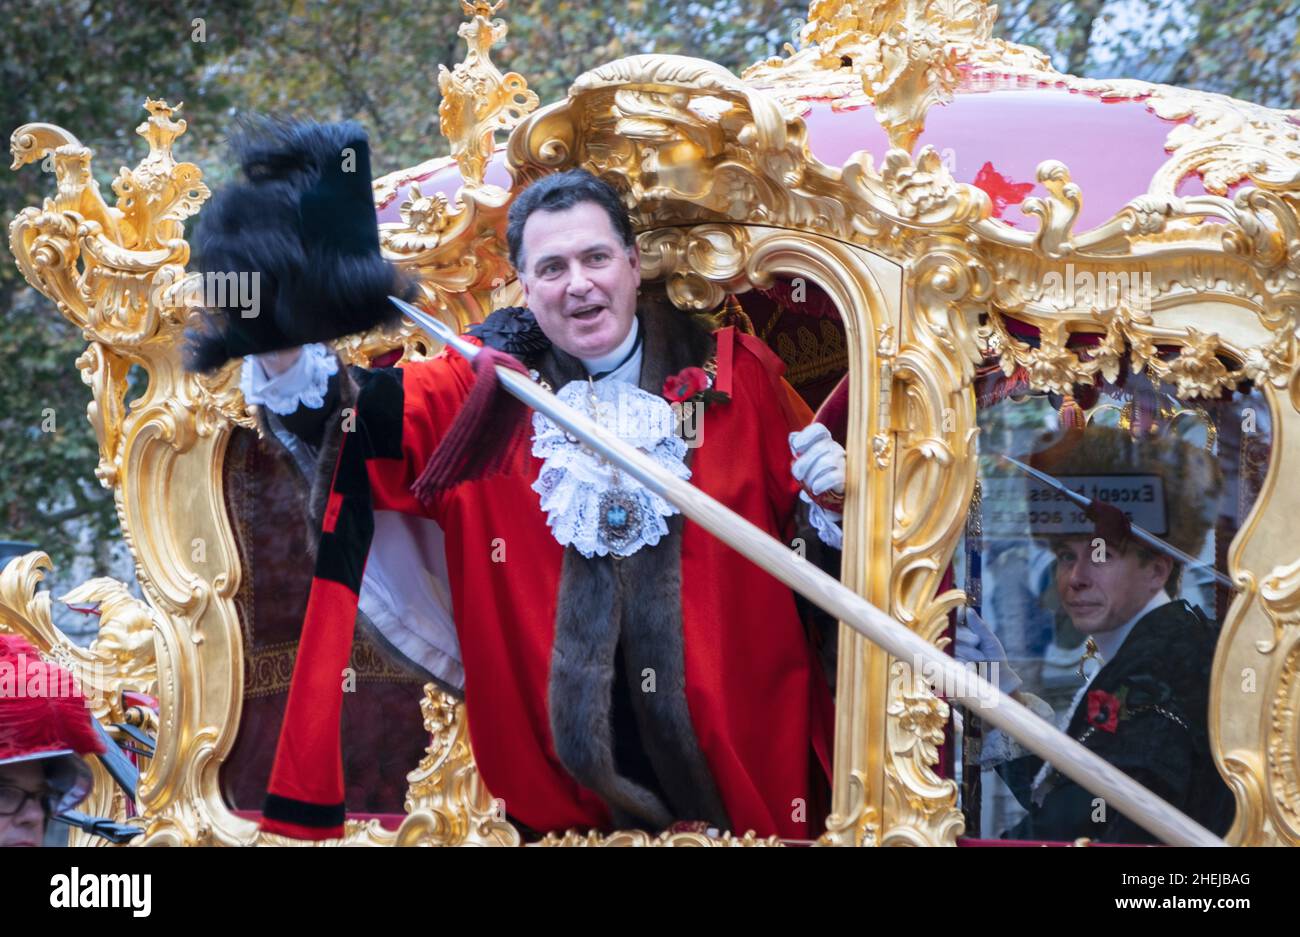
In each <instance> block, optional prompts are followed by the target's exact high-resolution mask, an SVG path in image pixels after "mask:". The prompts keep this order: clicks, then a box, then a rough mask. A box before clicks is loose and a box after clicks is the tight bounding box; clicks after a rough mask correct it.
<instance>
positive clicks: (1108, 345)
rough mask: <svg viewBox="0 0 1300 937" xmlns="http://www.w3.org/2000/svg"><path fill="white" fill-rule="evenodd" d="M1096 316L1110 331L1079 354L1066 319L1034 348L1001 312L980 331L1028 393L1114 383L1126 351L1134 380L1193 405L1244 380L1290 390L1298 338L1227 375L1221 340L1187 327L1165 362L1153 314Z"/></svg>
mask: <svg viewBox="0 0 1300 937" xmlns="http://www.w3.org/2000/svg"><path fill="white" fill-rule="evenodd" d="M1093 316H1094V318H1095V319H1097V320H1098V321H1105V323H1106V331H1105V332H1104V333H1103V336H1102V340H1101V342H1100V344H1098V345H1097V346H1095V347H1094V348H1089V349H1082V350H1080V351H1079V352H1075V351H1072V350H1070V349H1069V348H1067V347H1066V341H1067V339H1068V331H1067V328H1066V325H1067V323H1066V321H1065V320H1062V319H1055V320H1046V321H1044V322H1043V323H1042V325H1041V327H1040V330H1039V345H1038V347H1037V348H1034V347H1032V346H1030V345H1029V344H1027V343H1025V342H1021V341H1019V340H1017V339H1016V338H1014V337H1013V336H1012V335H1011V334H1010V332H1008V331H1007V328H1006V324H1005V323H1004V322H1003V319H1002V315H1001V314H1000V313H999V312H998V311H997V310H996V309H991V310H990V312H989V314H988V322H987V324H986V325H985V326H984V327H983V328H982V329H981V330H980V331H981V336H982V337H983V339H984V341H985V342H986V344H987V348H988V351H989V353H990V354H992V355H994V356H995V357H997V358H998V359H999V361H1000V362H1001V365H1002V371H1003V373H1004V374H1007V375H1008V376H1009V375H1011V374H1012V373H1013V372H1014V371H1015V370H1016V368H1018V367H1020V368H1024V369H1025V371H1026V372H1027V374H1028V378H1029V384H1030V386H1031V387H1034V388H1035V389H1038V390H1047V391H1051V392H1052V393H1056V394H1071V393H1073V391H1074V387H1075V386H1076V385H1079V384H1087V383H1091V382H1092V380H1093V377H1094V375H1096V374H1100V375H1101V376H1102V377H1103V378H1105V379H1106V380H1108V381H1113V380H1115V378H1116V376H1117V375H1118V373H1119V365H1120V362H1121V360H1122V358H1123V356H1124V349H1125V348H1126V347H1127V348H1128V352H1129V365H1130V367H1131V369H1132V370H1133V372H1134V373H1136V374H1140V373H1142V372H1143V371H1147V372H1149V373H1150V375H1151V376H1152V378H1154V379H1156V380H1159V381H1165V382H1168V383H1170V384H1173V385H1174V386H1175V391H1176V393H1177V394H1178V396H1179V397H1189V398H1198V397H1206V398H1215V397H1218V396H1219V395H1220V394H1221V393H1222V392H1223V391H1224V390H1227V389H1231V388H1235V387H1237V386H1238V385H1239V384H1240V383H1241V382H1242V381H1243V380H1246V379H1251V380H1255V381H1267V382H1269V383H1272V384H1274V385H1278V384H1281V383H1285V381H1286V380H1287V362H1288V361H1289V360H1290V359H1292V358H1293V356H1294V338H1293V336H1291V335H1290V334H1289V333H1286V332H1282V331H1278V332H1277V333H1275V334H1274V336H1273V338H1272V340H1271V341H1270V342H1269V344H1267V345H1264V346H1257V347H1255V348H1252V349H1250V350H1249V352H1248V353H1247V355H1246V358H1245V361H1244V363H1243V365H1242V366H1241V367H1240V368H1233V369H1229V368H1228V367H1226V366H1225V365H1224V364H1223V362H1222V361H1221V360H1219V357H1218V354H1219V351H1220V347H1221V344H1222V343H1221V342H1220V339H1219V336H1218V335H1215V334H1209V335H1206V334H1202V333H1201V332H1199V331H1198V330H1197V329H1195V328H1190V327H1189V328H1188V329H1186V330H1185V332H1184V333H1183V334H1182V335H1181V336H1178V338H1177V341H1178V342H1179V344H1180V347H1179V353H1178V356H1177V357H1175V358H1173V359H1172V360H1170V361H1165V360H1164V359H1162V358H1161V357H1160V356H1159V355H1158V354H1157V346H1156V338H1157V337H1166V335H1165V334H1163V333H1162V332H1161V331H1160V330H1157V329H1155V328H1154V327H1153V324H1152V317H1151V315H1150V314H1149V313H1143V312H1141V311H1140V310H1135V309H1131V308H1129V306H1128V305H1126V304H1124V303H1121V304H1120V305H1119V307H1118V308H1117V309H1115V310H1114V311H1113V312H1112V313H1110V314H1108V315H1105V316H1103V314H1102V313H1100V312H1099V311H1097V310H1095V309H1094V310H1093Z"/></svg>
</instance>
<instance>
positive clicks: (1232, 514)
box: [949, 367, 1271, 843]
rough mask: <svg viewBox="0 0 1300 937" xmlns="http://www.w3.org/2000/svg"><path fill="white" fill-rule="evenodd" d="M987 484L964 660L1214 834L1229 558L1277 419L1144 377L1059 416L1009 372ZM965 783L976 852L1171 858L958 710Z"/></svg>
mask: <svg viewBox="0 0 1300 937" xmlns="http://www.w3.org/2000/svg"><path fill="white" fill-rule="evenodd" d="M978 393H979V411H978V422H979V428H980V442H979V446H980V456H979V480H978V488H977V491H976V497H975V498H974V499H973V501H972V504H971V508H970V515H969V517H968V523H967V529H966V534H965V536H964V538H963V542H962V543H961V545H960V546H959V548H958V551H957V554H956V556H955V557H954V575H955V576H956V585H957V586H959V587H962V588H964V589H965V590H966V592H967V594H968V596H969V597H970V604H969V607H968V608H965V609H961V610H959V611H958V613H957V614H955V615H954V621H953V622H952V631H951V633H952V636H953V637H954V642H953V645H952V651H953V653H954V654H955V655H956V656H957V657H958V658H959V659H961V660H962V661H963V662H965V663H966V664H967V665H968V666H971V667H977V668H981V672H982V673H983V675H984V676H986V677H988V678H989V679H990V680H991V681H992V682H994V683H997V684H999V685H1000V686H1001V687H1002V689H1003V690H1004V691H1005V692H1011V693H1013V694H1014V695H1015V697H1016V698H1017V699H1019V700H1020V701H1021V702H1022V703H1024V704H1025V705H1027V706H1028V707H1029V708H1030V709H1032V710H1034V711H1035V712H1036V713H1038V714H1039V715H1040V716H1041V717H1042V718H1044V719H1047V720H1050V721H1051V722H1053V723H1054V724H1056V725H1057V726H1058V727H1059V728H1061V729H1062V730H1063V731H1065V732H1066V733H1067V734H1068V735H1070V736H1071V737H1072V738H1074V739H1076V740H1078V741H1079V742H1081V743H1082V744H1083V745H1085V746H1086V747H1088V748H1089V749H1091V750H1092V751H1094V752H1095V753H1096V754H1098V755H1100V756H1101V757H1103V758H1105V759H1106V760H1108V761H1109V762H1111V763H1112V764H1114V765H1115V766H1116V767H1118V768H1120V769H1121V770H1122V771H1124V772H1125V773H1127V774H1129V775H1130V776H1131V777H1133V778H1134V779H1136V780H1137V781H1139V782H1140V783H1142V784H1144V785H1145V786H1147V787H1148V788H1150V789H1151V790H1152V791H1154V792H1155V793H1156V794H1158V795H1159V796H1161V797H1163V798H1164V799H1166V800H1167V801H1169V802H1170V803H1172V804H1173V805H1174V806H1175V807H1177V808H1179V809H1180V810H1182V811H1183V812H1185V813H1187V814H1188V815H1190V816H1191V817H1192V818H1193V819H1195V820H1197V821H1198V822H1200V823H1201V824H1202V825H1204V826H1206V827H1207V828H1209V829H1210V830H1212V831H1214V832H1216V833H1219V834H1222V833H1224V832H1226V830H1227V829H1228V827H1229V826H1230V825H1231V821H1232V817H1233V798H1232V796H1231V794H1230V792H1229V790H1228V788H1227V786H1226V785H1225V784H1224V783H1223V781H1222V779H1221V778H1220V777H1219V774H1218V772H1217V770H1216V769H1215V766H1214V764H1213V759H1212V756H1211V753H1210V748H1209V741H1208V737H1207V722H1208V716H1209V679H1210V667H1211V663H1212V660H1213V656H1214V649H1215V644H1216V642H1217V639H1218V635H1219V628H1220V625H1221V623H1222V622H1223V620H1224V617H1225V614H1226V611H1227V608H1228V605H1229V603H1230V602H1231V600H1232V599H1233V597H1234V595H1235V593H1234V591H1233V588H1232V584H1231V582H1230V580H1229V579H1228V578H1227V576H1226V575H1225V569H1226V555H1227V549H1228V545H1229V543H1230V542H1231V540H1232V538H1233V536H1234V535H1235V533H1236V531H1237V529H1238V527H1239V526H1240V525H1241V523H1242V522H1243V520H1244V518H1245V516H1246V514H1247V513H1248V512H1249V510H1250V508H1251V506H1252V504H1253V503H1254V501H1255V499H1256V497H1257V495H1258V493H1259V491H1260V489H1261V487H1262V485H1263V482H1264V474H1265V472H1266V470H1267V462H1268V455H1269V448H1270V444H1271V434H1270V425H1269V413H1268V407H1267V403H1266V402H1265V400H1264V398H1263V397H1262V395H1260V394H1259V393H1258V392H1257V391H1254V390H1251V389H1249V388H1245V389H1243V390H1241V391H1240V392H1238V393H1234V394H1227V393H1225V394H1224V395H1223V396H1222V397H1221V398H1219V399H1214V400H1180V399H1178V398H1177V397H1176V396H1175V394H1174V389H1173V388H1172V387H1171V386H1168V385H1164V384H1160V383H1153V382H1152V381H1151V380H1148V379H1147V378H1146V377H1145V376H1142V375H1132V374H1121V375H1119V376H1118V378H1117V380H1116V382H1115V383H1106V384H1099V385H1097V386H1096V387H1089V388H1086V394H1085V393H1084V392H1083V390H1080V391H1079V396H1078V397H1077V398H1075V397H1064V398H1062V397H1058V396H1055V395H1048V394H1041V393H1033V392H1030V391H1028V390H1027V388H1026V387H1025V386H1024V384H1023V382H1018V381H1017V380H1016V379H1015V377H1014V376H1013V378H1007V377H1005V376H1004V375H1003V374H1002V372H1001V371H1000V370H999V369H997V368H996V367H993V368H990V369H988V371H987V372H985V374H984V376H983V377H982V378H981V380H980V383H979V385H978ZM953 711H954V725H953V733H952V735H951V736H950V738H953V739H955V740H956V744H955V745H954V748H953V754H952V763H951V764H950V765H949V767H950V768H951V771H952V775H951V776H952V777H955V778H956V779H957V780H958V784H959V789H960V798H961V804H962V809H963V812H964V813H965V815H966V820H967V829H966V835H967V836H968V837H971V838H975V839H1016V840H1033V841H1073V840H1076V839H1078V838H1081V837H1087V838H1089V839H1091V840H1094V841H1100V842H1130V843H1141V842H1153V841H1154V840H1153V838H1152V837H1151V835H1150V834H1148V833H1147V832H1146V831H1145V830H1144V829H1142V828H1141V827H1140V826H1138V825H1137V824H1136V823H1134V822H1132V821H1130V820H1129V819H1128V818H1126V817H1124V816H1122V815H1120V814H1119V813H1118V812H1117V811H1115V810H1114V809H1113V808H1111V807H1109V805H1107V804H1105V803H1104V802H1103V801H1102V800H1101V799H1100V798H1097V797H1096V795H1094V794H1093V793H1091V792H1090V791H1087V790H1085V789H1083V788H1081V787H1080V786H1078V785H1077V784H1075V783H1074V782H1072V781H1070V780H1069V779H1068V778H1066V777H1064V776H1063V775H1061V774H1060V773H1059V772H1057V771H1055V770H1054V769H1052V768H1051V767H1050V766H1048V765H1045V764H1044V763H1043V762H1042V760H1041V759H1039V758H1037V757H1035V756H1033V755H1031V754H1029V753H1028V752H1026V751H1025V750H1024V749H1022V748H1020V747H1019V746H1018V745H1017V744H1016V743H1015V742H1014V740H1012V739H1010V738H1008V737H1007V736H1005V735H1004V734H1003V733H1002V732H1000V731H998V730H995V729H993V728H992V726H990V725H989V724H987V723H986V722H985V721H984V720H982V719H981V718H980V713H979V709H978V707H970V708H963V709H958V708H957V707H954V710H953Z"/></svg>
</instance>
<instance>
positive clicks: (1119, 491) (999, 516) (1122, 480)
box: [980, 475, 1169, 539]
mask: <svg viewBox="0 0 1300 937" xmlns="http://www.w3.org/2000/svg"><path fill="white" fill-rule="evenodd" d="M1057 481H1059V482H1061V484H1063V485H1065V486H1066V487H1068V488H1069V489H1070V490H1072V491H1077V492H1078V493H1079V494H1081V495H1083V496H1084V497H1085V498H1092V499H1095V500H1098V501H1101V502H1104V503H1106V504H1112V505H1114V506H1115V507H1117V508H1119V509H1120V510H1121V511H1123V512H1124V513H1125V515H1127V516H1128V519H1129V520H1130V521H1131V522H1132V523H1134V524H1136V525H1137V526H1139V527H1142V528H1144V529H1145V530H1147V531H1148V532H1149V533H1153V534H1155V535H1156V536H1157V537H1159V536H1163V535H1164V534H1165V533H1167V532H1168V530H1169V524H1168V518H1167V517H1166V514H1165V488H1164V483H1163V481H1162V479H1161V478H1160V476H1159V475H1062V476H1061V477H1060V478H1058V479H1057ZM980 484H981V486H982V489H983V495H984V497H983V523H984V536H985V537H994V538H999V539H1015V538H1020V537H1025V536H1028V535H1030V534H1032V535H1034V536H1039V537H1041V536H1047V535H1052V534H1058V535H1069V534H1091V533H1092V532H1093V530H1094V525H1093V522H1092V521H1091V520H1089V519H1088V516H1087V515H1086V514H1084V512H1083V508H1081V507H1079V506H1077V505H1076V504H1074V503H1073V502H1072V501H1070V499H1069V498H1067V497H1066V496H1065V495H1064V493H1062V492H1060V491H1056V490H1054V489H1053V488H1051V487H1050V486H1049V485H1046V484H1044V483H1043V482H1040V481H1038V480H1037V479H1033V478H1026V477H1018V478H1013V477H1008V476H993V477H991V478H984V479H982V480H981V483H980Z"/></svg>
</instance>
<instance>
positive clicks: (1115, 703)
mask: <svg viewBox="0 0 1300 937" xmlns="http://www.w3.org/2000/svg"><path fill="white" fill-rule="evenodd" d="M1121 705H1122V704H1121V703H1120V700H1119V697H1117V696H1115V694H1113V693H1107V692H1106V691H1105V690H1089V691H1088V722H1090V723H1091V724H1092V725H1095V726H1096V727H1097V728H1098V729H1103V730H1105V731H1106V732H1114V731H1115V730H1116V729H1118V728H1119V710H1120V706H1121Z"/></svg>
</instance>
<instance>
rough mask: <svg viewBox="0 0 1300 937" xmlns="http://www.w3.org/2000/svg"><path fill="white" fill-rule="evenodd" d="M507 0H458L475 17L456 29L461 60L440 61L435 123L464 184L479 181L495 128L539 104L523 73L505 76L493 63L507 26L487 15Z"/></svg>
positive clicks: (507, 125)
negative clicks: (463, 47) (463, 48)
mask: <svg viewBox="0 0 1300 937" xmlns="http://www.w3.org/2000/svg"><path fill="white" fill-rule="evenodd" d="M505 3H506V0H497V2H496V3H488V2H487V0H474V2H469V0H461V4H460V5H461V9H463V10H464V11H465V14H466V15H467V16H472V17H473V19H472V20H470V21H469V22H468V23H462V24H461V26H460V29H459V30H457V34H458V35H460V36H461V37H462V38H463V39H464V40H465V43H466V45H468V46H469V51H468V52H467V53H466V55H465V61H463V62H461V63H460V64H458V65H457V66H456V67H455V68H453V69H451V70H450V71H448V69H447V67H446V66H445V65H439V66H438V90H439V91H441V92H442V103H441V104H439V105H438V119H439V126H440V129H441V130H442V135H443V136H444V137H446V138H447V142H448V143H450V144H451V153H452V156H454V157H455V158H456V163H457V165H459V166H460V174H461V175H462V176H463V177H464V179H465V183H466V185H471V186H474V185H481V184H482V183H483V176H484V173H485V172H486V171H487V164H488V161H489V160H491V159H492V151H493V150H494V149H495V148H496V132H497V131H498V130H510V129H511V128H513V127H514V126H515V124H517V123H519V121H521V120H522V119H523V118H524V117H525V116H526V115H527V114H528V113H529V112H530V111H532V110H534V109H535V108H536V107H537V104H538V98H537V94H536V92H534V91H530V90H529V88H528V83H527V82H526V81H525V80H524V77H523V76H522V75H520V74H519V73H518V72H507V73H506V74H504V75H503V74H502V73H501V71H500V70H499V69H498V68H497V67H496V65H494V64H493V63H492V56H491V50H492V47H493V46H494V45H496V44H497V43H498V42H500V41H501V40H502V39H504V38H505V37H506V32H507V29H508V27H507V26H506V24H505V23H504V22H502V21H501V20H491V19H489V17H491V16H492V15H494V14H495V13H496V12H497V11H498V10H500V9H501V8H502V7H503V6H505Z"/></svg>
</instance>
